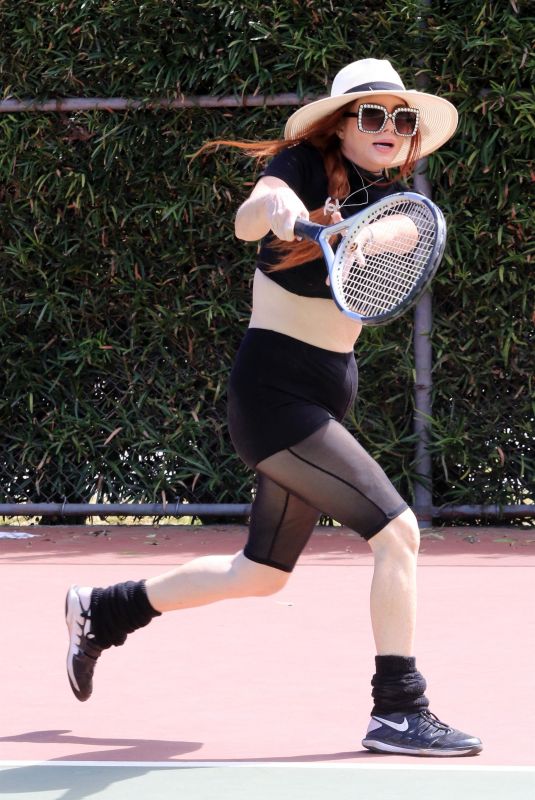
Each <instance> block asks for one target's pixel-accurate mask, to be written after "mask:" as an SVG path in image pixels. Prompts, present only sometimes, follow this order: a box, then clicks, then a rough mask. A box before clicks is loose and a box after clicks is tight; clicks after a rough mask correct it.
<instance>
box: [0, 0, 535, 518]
mask: <svg viewBox="0 0 535 800" xmlns="http://www.w3.org/2000/svg"><path fill="white" fill-rule="evenodd" d="M422 7H423V4H419V3H416V2H405V3H398V2H384V1H382V2H369V3H366V4H363V5H362V6H361V7H360V8H359V9H356V10H354V9H352V8H350V7H349V8H345V7H344V8H338V7H335V5H334V4H330V3H325V2H323V1H322V2H320V1H319V0H307V2H303V3H296V2H292V1H291V0H286V2H275V3H274V4H271V6H270V7H267V6H264V5H263V4H260V3H257V2H238V3H236V2H221V1H217V0H216V1H215V2H199V3H188V2H186V3H184V2H181V3H178V2H172V1H168V2H165V1H162V0H158V2H156V0H152V1H149V2H143V3H134V2H125V0H119V2H111V0H108V2H96V0H95V1H94V2H91V0H86V1H85V2H63V3H59V2H27V3H25V4H24V6H21V4H20V3H15V2H14V0H6V1H5V2H4V3H2V4H1V5H0V32H1V37H2V44H3V47H2V49H1V53H0V75H1V80H2V87H3V96H4V97H16V98H21V99H23V98H27V97H36V98H49V97H59V96H71V95H77V96H84V97H95V96H109V97H111V96H123V97H131V98H150V97H168V98H171V97H175V96H177V95H179V94H180V93H184V94H191V95H200V94H216V95H222V94H224V95H228V94H237V95H242V94H252V93H261V94H264V93H279V92H288V91H298V92H302V93H305V92H306V93H324V92H325V91H326V89H327V87H328V85H329V81H330V78H331V77H332V76H333V74H334V73H335V72H336V71H337V69H339V68H340V67H341V66H343V65H344V64H345V63H347V62H348V61H350V60H353V59H355V58H360V57H366V56H370V55H374V56H378V57H389V58H390V59H391V60H392V61H393V62H394V63H395V64H396V66H397V67H398V68H399V70H400V72H401V73H402V75H403V76H404V78H405V80H406V81H407V83H408V84H413V83H414V74H415V71H416V70H418V71H419V72H420V74H422V75H424V76H426V78H427V80H428V82H429V90H430V91H436V92H439V93H441V94H442V95H443V96H445V97H447V98H449V99H450V100H451V101H452V102H453V103H455V105H456V106H457V107H458V108H459V111H460V115H461V124H460V129H459V132H458V134H457V135H456V136H455V138H454V139H452V140H451V142H450V143H448V145H446V146H445V147H444V148H443V149H442V150H441V151H440V153H438V154H436V155H434V156H433V157H431V158H430V160H429V174H430V177H431V179H432V182H433V185H434V192H435V199H436V201H437V202H438V203H439V205H441V207H442V208H443V209H444V211H445V212H446V215H447V218H448V222H449V229H450V235H449V244H448V249H447V254H446V257H445V261H444V263H443V266H442V268H441V270H440V273H439V276H438V278H437V279H436V280H435V283H434V309H435V322H434V330H433V345H434V356H435V362H434V411H433V420H432V426H431V434H432V443H431V447H432V453H433V460H434V493H435V494H434V502H435V503H436V504H437V505H440V504H442V503H470V504H473V503H477V504H479V503H503V504H509V503H518V502H523V501H524V500H525V499H526V498H527V497H528V496H529V487H530V486H532V485H533V457H531V461H530V460H529V448H530V446H532V443H533V418H534V414H533V407H532V397H533V391H532V387H531V386H530V364H529V361H528V359H529V355H530V352H529V345H530V339H529V337H530V335H531V331H532V327H531V319H530V318H531V313H532V306H533V294H532V288H531V282H530V277H531V275H530V273H531V269H532V259H533V247H534V245H533V239H532V238H531V239H530V233H531V237H532V230H533V210H532V204H530V200H529V196H528V189H529V184H530V181H531V180H532V175H533V164H532V163H530V161H529V156H530V153H531V154H532V153H533V139H534V134H533V103H532V94H531V87H532V85H533V83H534V80H535V74H534V73H535V67H534V62H533V58H532V56H531V55H530V51H529V47H530V42H531V40H532V38H533V31H534V24H533V23H534V20H533V18H532V17H530V16H529V12H528V4H527V3H525V4H522V3H520V2H518V0H517V2H512V0H511V2H510V3H505V2H501V3H498V2H483V3H477V4H473V3H466V2H459V0H451V1H450V2H447V1H446V0H443V2H441V3H432V4H431V6H430V7H429V8H428V9H427V10H425V13H423V14H422ZM416 65H418V67H416ZM288 113H289V110H288V109H287V108H271V109H269V108H267V109H263V108H258V109H254V110H243V109H240V110H230V109H227V110H217V111H216V110H208V109H205V110H203V109H194V110H181V111H173V112H169V111H147V110H145V111H136V112H133V111H130V112H126V113H110V112H106V111H95V112H83V113H82V112H77V113H71V114H58V113H54V114H43V113H37V112H34V113H18V114H9V115H6V114H4V115H2V116H0V127H1V135H0V192H1V200H2V202H1V205H0V265H1V269H2V275H3V280H2V284H1V287H0V337H1V339H0V343H1V347H2V356H3V357H2V364H3V370H2V371H3V381H2V383H3V391H2V394H1V396H0V422H1V424H2V429H3V431H4V436H3V441H2V445H1V447H0V484H1V486H2V492H1V496H2V501H3V502H17V501H24V500H32V501H52V500H61V499H63V498H66V499H67V500H69V501H71V502H75V501H89V500H90V498H94V497H95V496H97V497H98V498H99V499H103V500H106V499H109V500H122V501H125V502H126V501H130V500H132V501H134V500H135V501H147V502H152V501H156V502H158V501H160V500H161V498H162V496H163V495H162V493H164V494H165V497H166V498H167V499H168V500H173V499H177V500H184V499H187V500H194V501H197V502H247V501H248V500H249V499H250V496H251V487H252V476H251V474H250V472H249V471H248V470H247V469H245V468H244V467H243V466H242V465H241V463H240V461H239V459H238V458H237V457H236V456H235V455H234V453H233V450H232V447H231V444H230V442H229V438H228V435H227V432H226V425H225V386H226V380H227V377H228V372H229V368H230V365H231V363H232V359H233V354H234V352H235V349H236V347H237V345H238V342H239V339H240V337H241V335H242V333H243V330H244V327H245V325H246V320H247V314H248V303H249V290H250V281H251V277H252V267H253V263H254V252H255V247H254V245H246V244H243V243H239V242H237V241H236V240H235V239H234V236H233V214H234V212H235V210H236V208H237V206H238V204H239V203H240V202H241V200H242V199H243V198H244V197H245V196H246V194H247V192H248V191H250V187H251V185H252V181H253V180H254V176H255V171H256V167H255V165H254V164H253V163H252V162H251V161H250V160H248V159H246V158H243V157H242V156H239V155H238V154H236V153H235V152H234V151H225V152H223V151H220V152H218V153H217V155H215V156H208V157H206V158H201V159H197V160H191V158H190V156H191V155H192V154H193V153H194V152H195V151H196V149H197V148H198V147H199V146H200V145H201V144H202V143H203V142H204V141H206V140H208V139H211V138H215V137H218V138H258V137H269V136H277V135H279V134H280V131H281V130H282V126H283V124H284V120H285V118H286V117H287V115H288ZM530 115H531V116H530ZM411 334H412V325H411V320H410V318H405V319H403V320H402V321H398V322H396V323H394V324H393V325H391V326H388V327H387V328H385V329H378V330H375V331H372V330H370V331H367V332H366V333H365V334H364V336H363V337H362V339H361V341H360V342H359V345H358V349H357V352H358V356H359V362H360V370H361V393H360V400H359V402H358V403H357V406H356V408H355V411H354V414H353V416H352V417H351V419H350V424H351V426H352V427H353V428H354V429H355V431H357V432H358V435H359V436H360V437H361V439H362V441H363V443H364V444H365V445H366V446H367V447H369V449H370V451H371V452H372V453H373V454H374V455H376V456H378V457H380V459H381V463H382V464H383V465H384V466H385V468H386V470H387V472H388V473H389V474H390V475H391V477H392V478H393V479H394V481H395V482H396V484H397V485H398V486H399V487H400V489H401V491H402V492H403V493H404V494H406V495H407V496H408V497H409V499H410V498H411V496H412V489H413V485H414V480H415V468H414V463H413V457H414V436H413V433H412V415H413V398H412V390H413V372H414V363H413V356H412V342H411Z"/></svg>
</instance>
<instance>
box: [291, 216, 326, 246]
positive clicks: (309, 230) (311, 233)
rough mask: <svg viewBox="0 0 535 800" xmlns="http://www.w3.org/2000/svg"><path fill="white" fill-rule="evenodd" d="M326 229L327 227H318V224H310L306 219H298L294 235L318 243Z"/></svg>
mask: <svg viewBox="0 0 535 800" xmlns="http://www.w3.org/2000/svg"><path fill="white" fill-rule="evenodd" d="M324 229H325V225H318V224H317V223H316V222H309V221H308V220H306V219H299V218H298V219H296V221H295V225H294V233H295V235H296V236H300V237H301V238H303V239H311V240H312V241H313V242H317V241H318V239H319V237H320V235H321V232H322V231H323V230H324Z"/></svg>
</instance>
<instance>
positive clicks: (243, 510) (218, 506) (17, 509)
mask: <svg viewBox="0 0 535 800" xmlns="http://www.w3.org/2000/svg"><path fill="white" fill-rule="evenodd" d="M250 512H251V506H250V505H246V504H238V503H3V504H2V503H0V516H6V517H13V516H20V517H36V516H43V517H50V516H55V515H59V516H61V517H67V516H71V515H75V514H83V515H86V516H97V517H107V516H111V515H113V516H128V517H197V516H205V517H209V516H211V517H215V516H221V517H230V516H236V517H247V516H249V514H250Z"/></svg>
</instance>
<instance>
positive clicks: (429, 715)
mask: <svg viewBox="0 0 535 800" xmlns="http://www.w3.org/2000/svg"><path fill="white" fill-rule="evenodd" d="M420 716H421V717H422V719H424V720H425V721H426V722H427V723H428V725H430V726H432V727H433V728H439V729H440V730H443V731H452V730H453V728H452V727H451V725H448V724H447V723H446V722H441V720H439V718H438V717H437V715H436V714H433V712H432V711H429V709H427V708H424V709H423V711H420Z"/></svg>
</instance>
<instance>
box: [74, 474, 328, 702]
mask: <svg viewBox="0 0 535 800" xmlns="http://www.w3.org/2000/svg"><path fill="white" fill-rule="evenodd" d="M317 517H318V512H317V511H316V510H315V509H313V508H311V507H310V506H309V505H308V504H307V503H304V502H303V501H301V500H300V499H298V498H295V497H292V496H291V495H290V494H289V493H288V492H287V491H286V490H284V489H282V488H281V487H280V486H278V485H276V484H274V483H273V482H272V481H270V480H269V479H268V478H266V477H264V476H262V475H260V476H259V479H258V489H257V493H256V497H255V501H254V503H253V510H252V514H251V521H250V526H249V538H248V541H247V544H246V547H245V553H246V554H245V555H244V553H243V552H239V553H236V554H235V555H214V556H205V557H201V558H195V559H193V560H192V561H190V562H188V563H187V564H183V565H182V566H180V567H176V568H175V569H173V570H170V571H168V572H166V573H163V574H162V575H158V576H156V577H154V578H149V579H148V580H147V581H137V582H134V581H127V582H124V583H118V584H114V585H112V586H109V587H107V588H93V587H78V586H73V587H71V588H70V590H69V592H68V594H67V599H66V620H67V626H68V628H69V651H68V655H67V672H68V677H69V682H70V685H71V688H72V690H73V692H74V694H75V696H76V697H77V698H78V700H81V701H83V700H87V699H88V698H89V697H90V695H91V692H92V687H93V672H94V668H95V664H96V661H97V659H98V658H99V656H100V654H101V653H102V650H104V649H106V648H108V647H111V646H113V645H115V646H117V645H121V644H124V642H125V640H126V637H127V635H128V634H129V633H132V632H133V631H135V630H137V629H138V628H141V627H143V626H145V625H147V624H148V623H149V622H150V621H151V619H153V618H154V617H155V616H159V615H160V614H161V613H162V612H165V611H172V610H175V609H183V608H192V607H195V606H201V605H206V604H208V603H214V602H216V601H219V600H226V599H231V598H238V597H246V596H263V595H269V594H273V593H274V592H277V591H279V590H280V589H282V588H283V586H284V585H285V584H286V582H287V580H288V578H289V576H290V572H291V571H292V569H293V567H294V565H295V562H296V561H297V558H298V556H299V553H300V552H301V550H302V549H303V547H304V546H305V544H306V542H307V541H308V539H309V537H310V534H311V533H312V530H313V528H314V525H315V523H316V521H317Z"/></svg>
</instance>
